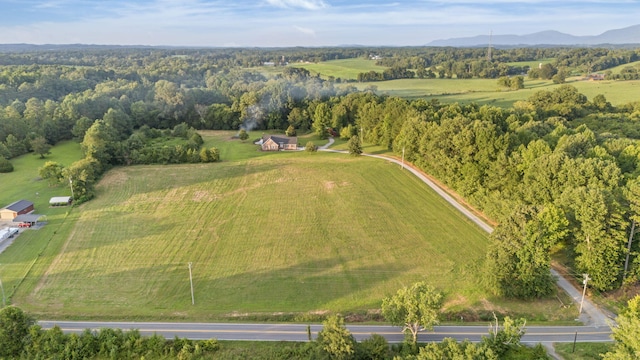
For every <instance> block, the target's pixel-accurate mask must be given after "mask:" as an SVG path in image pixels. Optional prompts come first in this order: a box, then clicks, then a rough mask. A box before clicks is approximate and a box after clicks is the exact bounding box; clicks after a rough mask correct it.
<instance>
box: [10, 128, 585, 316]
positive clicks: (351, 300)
mask: <svg viewBox="0 0 640 360" xmlns="http://www.w3.org/2000/svg"><path fill="white" fill-rule="evenodd" d="M204 134H205V141H206V144H207V146H213V145H217V146H218V147H219V148H220V149H221V153H222V154H225V153H227V154H229V155H230V154H231V153H236V154H238V158H237V159H235V160H227V161H223V162H222V163H214V164H189V165H173V166H160V165H158V166H133V167H120V168H115V169H112V170H110V171H109V172H108V173H107V174H106V175H105V176H104V178H103V179H102V180H101V181H100V183H99V185H98V187H97V197H96V198H95V199H93V200H91V201H90V202H87V203H85V204H83V205H81V206H79V207H74V208H73V209H71V208H60V209H45V210H46V212H45V213H46V214H48V221H49V223H48V224H47V225H46V226H44V227H43V228H42V229H40V230H27V231H25V232H24V233H23V234H22V235H20V236H19V237H18V238H17V239H16V241H15V243H14V244H13V245H12V246H11V247H9V248H8V249H7V250H6V251H5V252H4V253H2V254H0V264H1V265H0V276H1V277H2V280H3V282H4V285H5V289H6V290H7V292H8V294H9V296H10V298H11V301H12V302H13V303H14V304H16V305H18V306H21V307H23V308H24V309H25V310H26V311H28V312H29V313H31V314H33V315H35V316H36V317H38V318H44V317H47V318H86V319H129V320H132V319H153V320H172V319H174V320H185V319H186V320H194V321H195V320H213V319H229V318H230V317H234V316H237V315H243V314H249V316H251V315H252V314H253V315H255V314H258V315H260V314H261V315H260V316H267V317H269V316H271V317H276V318H277V316H279V315H278V314H281V313H303V314H304V313H311V314H318V313H319V314H321V313H324V312H325V311H340V312H343V313H350V312H357V313H359V312H363V311H367V310H371V309H373V310H375V309H377V308H378V307H379V305H380V301H381V299H382V298H383V297H384V296H387V295H389V294H391V293H393V292H395V291H396V290H397V289H398V288H399V287H401V286H403V285H408V284H411V283H412V282H414V281H418V280H426V281H428V282H429V283H431V284H433V285H435V286H437V287H438V288H440V289H441V290H443V291H444V292H445V294H446V297H447V301H446V305H445V308H446V310H447V311H449V312H462V313H464V314H473V313H474V311H475V310H477V311H482V312H485V313H486V312H490V311H494V310H495V311H500V312H503V311H506V312H511V313H516V314H526V315H527V316H531V318H533V319H539V320H544V319H553V320H559V319H560V320H567V319H572V318H573V316H572V315H571V309H566V308H562V307H559V306H557V304H558V301H557V300H556V299H552V300H545V301H540V302H536V303H534V304H532V303H528V302H515V301H506V300H500V299H495V298H493V297H491V296H490V295H488V294H487V293H486V292H485V291H484V290H482V286H481V285H480V283H481V281H480V280H481V272H480V263H481V261H482V259H483V258H484V256H485V251H486V246H487V244H488V239H487V237H486V235H485V234H484V233H483V232H482V231H481V230H479V228H477V227H476V226H475V225H472V224H470V223H469V221H468V220H467V219H466V218H464V217H463V216H462V215H461V214H460V213H458V212H457V211H455V210H454V209H453V208H451V207H450V206H449V205H448V204H447V203H445V202H444V201H443V200H442V199H441V198H440V197H438V196H437V195H436V194H435V193H434V192H433V191H431V190H430V189H428V188H427V187H426V186H425V185H424V184H423V183H421V182H420V181H419V180H417V179H416V178H415V177H413V176H412V175H410V174H409V173H408V172H406V171H402V170H401V169H399V167H398V166H395V165H392V164H391V163H388V162H385V161H382V160H379V159H373V158H366V157H359V158H352V157H349V156H347V155H344V154H332V153H314V154H308V153H281V152H279V153H262V152H258V151H256V147H255V145H252V144H251V143H250V142H249V141H247V142H245V143H241V142H240V141H239V140H232V139H231V135H233V134H232V133H230V132H224V133H222V132H207V133H204ZM257 136H259V135H258V134H257V133H255V134H254V133H252V134H251V137H250V138H254V137H257ZM71 145H74V146H76V147H77V144H71ZM65 146H70V145H69V144H66V145H65ZM54 150H57V147H56V148H55V149H54ZM67 150H69V151H70V152H71V153H74V154H75V155H74V156H77V155H78V153H79V152H78V151H77V149H76V148H75V147H72V146H70V148H69V149H67ZM54 154H55V152H54ZM52 157H53V156H52ZM34 158H35V157H34ZM69 158H72V156H70V157H69ZM19 160H20V159H19ZM19 160H18V162H19ZM28 160H29V161H33V160H34V159H28ZM23 170H24V169H23ZM32 171H34V170H33V169H32ZM16 174H18V173H16ZM39 183H40V184H42V181H40V182H39ZM2 186H3V188H9V187H12V186H14V187H17V188H18V189H20V188H21V186H20V184H12V185H11V186H8V185H7V184H6V183H3V185H2ZM64 189H65V188H64V187H58V188H53V189H51V190H50V191H51V193H52V194H54V193H55V194H59V193H61V192H63V191H64ZM16 191H18V190H16ZM47 196H48V195H47ZM189 262H192V264H193V267H192V269H193V283H194V289H195V305H191V297H190V284H189V271H188V270H189V269H188V263H189ZM565 300H566V299H565ZM256 316H257V315H256ZM470 316H472V315H470Z"/></svg>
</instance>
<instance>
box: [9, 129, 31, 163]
mask: <svg viewBox="0 0 640 360" xmlns="http://www.w3.org/2000/svg"><path fill="white" fill-rule="evenodd" d="M5 145H6V146H7V149H9V152H10V153H11V157H12V158H14V157H16V156H20V155H22V154H25V153H26V152H27V148H26V147H25V146H24V143H23V142H22V141H19V140H18V139H17V138H16V137H15V136H14V135H13V134H9V135H8V136H7V139H6V140H5Z"/></svg>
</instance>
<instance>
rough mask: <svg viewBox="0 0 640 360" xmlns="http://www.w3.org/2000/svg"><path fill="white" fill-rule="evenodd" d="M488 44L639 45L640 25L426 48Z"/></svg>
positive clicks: (477, 38)
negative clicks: (594, 32)
mask: <svg viewBox="0 0 640 360" xmlns="http://www.w3.org/2000/svg"><path fill="white" fill-rule="evenodd" d="M489 42H491V44H492V45H493V46H496V47H500V46H544V45H551V46H558V45H568V46H583V45H584V46H595V45H606V44H611V45H623V44H640V24H639V25H633V26H629V27H626V28H622V29H616V30H609V31H605V32H603V33H602V34H600V35H595V36H574V35H570V34H565V33H561V32H559V31H553V30H548V31H541V32H537V33H533V34H528V35H493V36H491V37H490V36H489V35H488V34H487V35H478V36H473V37H464V38H452V39H446V40H435V41H432V42H430V43H428V44H427V46H457V47H474V46H488V45H489Z"/></svg>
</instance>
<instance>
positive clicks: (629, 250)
mask: <svg viewBox="0 0 640 360" xmlns="http://www.w3.org/2000/svg"><path fill="white" fill-rule="evenodd" d="M635 233H636V221H635V220H633V222H632V223H631V233H629V242H628V243H627V258H626V260H625V261H624V275H623V276H622V279H623V280H624V279H626V278H627V270H628V269H629V254H631V244H633V235H635Z"/></svg>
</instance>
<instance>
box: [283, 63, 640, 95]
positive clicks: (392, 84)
mask: <svg viewBox="0 0 640 360" xmlns="http://www.w3.org/2000/svg"><path fill="white" fill-rule="evenodd" d="M551 61H553V59H543V60H539V61H523V62H514V63H508V64H510V65H519V66H537V65H538V64H539V63H543V64H544V63H549V62H551ZM638 63H640V62H636V63H630V64H625V65H621V66H618V67H615V68H613V69H611V70H612V71H613V72H614V73H619V72H620V70H621V69H623V68H625V67H628V66H637V64H638ZM289 66H295V67H303V68H305V69H307V70H309V71H311V72H312V74H317V73H320V74H321V76H322V77H323V78H327V77H329V76H333V77H335V78H342V79H350V80H355V79H356V78H357V76H358V73H362V72H368V71H371V70H373V71H377V72H381V71H384V70H385V67H383V66H377V65H375V60H367V59H343V60H330V61H324V62H319V63H294V64H290V65H289ZM566 84H569V85H572V86H575V87H576V88H577V89H578V91H579V92H581V93H583V94H585V95H586V96H587V97H588V98H589V99H592V98H593V97H595V96H596V95H598V94H602V95H604V96H605V97H606V98H607V100H608V101H609V102H610V103H611V104H613V105H615V106H619V105H624V104H628V103H630V102H634V101H638V96H637V94H638V93H640V80H628V81H610V80H603V81H584V80H582V76H575V77H570V78H567V81H566ZM348 85H349V86H355V87H357V88H358V89H359V90H364V89H367V88H371V87H373V88H375V89H376V92H377V93H379V94H386V95H390V96H399V97H403V98H408V99H415V98H425V99H427V100H430V99H437V100H439V101H440V102H442V103H453V102H458V103H461V104H468V103H477V104H480V105H485V104H488V105H495V106H500V107H511V106H512V105H513V103H514V102H516V101H519V100H526V99H527V98H529V97H530V96H531V95H533V94H534V93H535V92H536V91H538V90H548V91H552V90H553V89H555V88H557V87H559V86H560V84H554V83H553V82H552V81H551V80H529V79H527V78H526V76H525V85H524V86H525V87H524V89H521V90H517V91H511V90H508V89H504V88H501V87H500V86H498V83H497V79H455V78H454V79H417V78H416V79H398V80H388V81H373V82H362V83H357V82H352V83H348ZM337 86H341V85H340V84H338V85H337ZM344 86H346V85H344Z"/></svg>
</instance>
